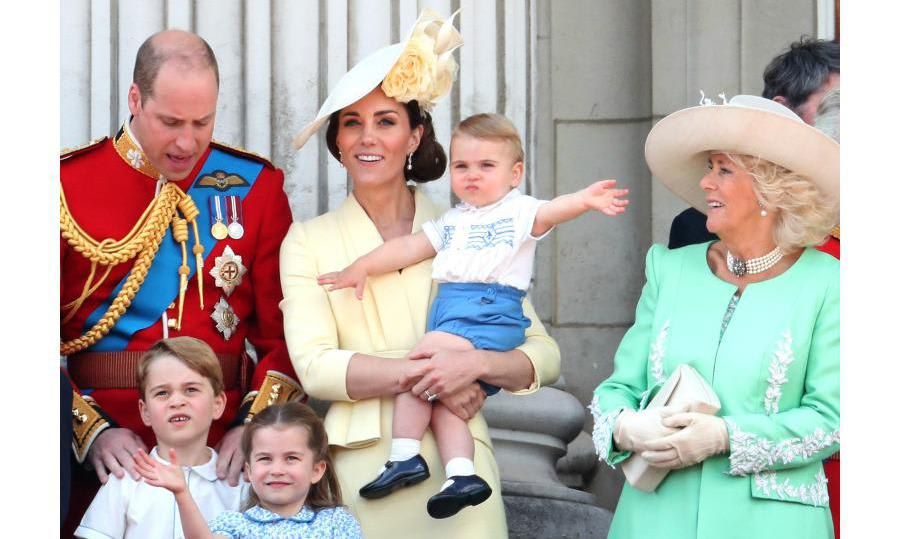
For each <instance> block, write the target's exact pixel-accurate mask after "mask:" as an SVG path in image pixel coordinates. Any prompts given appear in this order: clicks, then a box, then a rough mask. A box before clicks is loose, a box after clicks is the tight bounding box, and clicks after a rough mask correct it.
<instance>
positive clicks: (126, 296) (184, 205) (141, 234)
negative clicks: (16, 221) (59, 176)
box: [59, 183, 202, 355]
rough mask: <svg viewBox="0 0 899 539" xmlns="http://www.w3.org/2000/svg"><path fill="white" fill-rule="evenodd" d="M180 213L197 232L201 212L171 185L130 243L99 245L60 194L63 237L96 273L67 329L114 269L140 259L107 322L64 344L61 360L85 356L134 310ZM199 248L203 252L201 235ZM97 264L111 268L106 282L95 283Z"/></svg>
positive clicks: (70, 307) (129, 238)
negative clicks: (170, 228) (171, 225)
mask: <svg viewBox="0 0 899 539" xmlns="http://www.w3.org/2000/svg"><path fill="white" fill-rule="evenodd" d="M178 209H180V210H181V211H182V213H183V214H184V216H185V218H186V220H187V221H188V222H193V223H194V226H195V228H194V230H195V232H196V222H195V221H194V219H195V218H196V216H197V215H198V213H199V211H198V210H197V208H196V205H195V204H194V202H193V200H192V199H191V198H190V196H189V195H187V194H186V193H185V192H184V191H182V190H181V189H180V188H178V186H177V185H175V184H174V183H166V184H165V185H163V186H162V189H160V191H159V195H157V196H156V197H155V198H154V199H153V201H152V202H151V203H150V205H149V206H147V209H146V210H144V212H143V214H142V215H141V216H140V218H139V219H138V221H137V223H136V224H135V225H134V227H133V228H132V229H131V231H130V232H128V234H126V235H125V237H123V238H122V239H121V240H118V241H116V240H113V239H111V238H107V239H104V240H103V241H97V240H95V239H94V238H92V237H91V236H90V235H89V234H87V233H86V232H85V231H84V230H83V229H82V228H81V227H80V226H78V223H76V222H75V219H74V218H72V214H71V212H70V211H69V207H68V203H67V201H66V196H65V193H64V192H63V191H62V190H61V189H60V217H59V228H60V234H61V235H62V237H63V238H64V239H65V240H66V242H67V243H68V244H69V245H70V246H71V247H72V248H73V249H74V250H75V251H76V252H79V253H81V254H82V255H83V256H84V257H85V258H87V259H88V260H90V262H91V273H90V275H88V278H87V280H86V281H85V283H84V287H83V289H82V291H81V295H80V296H79V297H78V298H77V299H76V300H75V301H72V302H71V303H68V304H67V305H64V306H63V310H68V311H69V312H68V313H67V315H66V318H65V319H64V320H63V323H65V322H67V321H68V320H71V318H72V317H73V316H74V315H75V313H76V312H77V311H78V309H79V308H80V307H81V305H82V304H83V303H84V301H85V300H86V299H87V298H88V297H90V295H91V294H92V293H93V292H94V291H95V290H96V289H97V288H99V286H100V285H101V284H102V283H103V281H105V280H106V277H107V276H108V275H109V272H110V270H111V268H112V266H115V265H117V264H121V263H123V262H127V261H128V260H131V259H132V258H134V257H135V256H136V257H137V260H136V261H135V263H134V266H133V267H132V268H131V272H130V273H129V274H128V278H127V279H126V280H125V283H124V285H123V286H122V289H121V290H120V291H119V293H118V294H117V295H116V297H115V299H114V300H113V301H112V304H110V306H109V308H108V309H107V310H106V313H105V314H104V315H103V317H102V318H100V320H99V321H98V322H97V323H96V324H94V326H93V327H92V328H90V329H89V330H87V331H86V332H85V333H84V334H83V335H82V336H80V337H78V338H77V339H72V340H70V341H66V342H63V343H61V344H60V347H59V353H60V354H61V355H69V354H73V353H75V352H79V351H81V350H84V349H85V348H87V347H89V346H91V345H92V344H94V343H95V342H97V341H99V340H100V339H102V338H103V337H104V336H106V334H107V333H109V331H110V330H111V329H112V327H113V326H114V325H115V324H116V323H117V322H118V321H119V319H120V318H121V317H122V315H123V314H125V311H126V310H128V307H130V306H131V301H132V300H133V299H134V296H135V294H137V291H138V290H139V289H140V287H141V285H143V283H144V280H145V279H146V277H147V273H148V272H149V270H150V265H151V264H152V263H153V259H154V258H155V256H156V253H157V252H158V251H159V246H160V244H161V243H162V238H164V237H165V232H166V230H167V228H168V227H169V225H170V224H172V223H173V220H174V219H181V218H180V217H178V214H177V210H178ZM179 236H180V234H179ZM185 241H186V238H185ZM196 242H197V245H199V247H200V249H202V245H200V244H199V236H198V235H197V238H196ZM182 245H183V244H182ZM194 249H195V250H196V249H197V247H196V246H195V247H194ZM182 250H183V247H182ZM97 264H100V265H103V266H108V267H107V268H106V271H105V272H104V273H103V276H102V277H101V278H100V279H99V280H98V281H97V282H96V283H94V276H95V274H96V269H97ZM183 293H184V291H183V290H182V291H181V294H183ZM182 303H183V299H182Z"/></svg>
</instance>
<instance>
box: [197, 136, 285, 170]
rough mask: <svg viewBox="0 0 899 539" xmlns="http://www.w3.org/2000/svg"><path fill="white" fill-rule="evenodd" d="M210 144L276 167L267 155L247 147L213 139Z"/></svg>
mask: <svg viewBox="0 0 899 539" xmlns="http://www.w3.org/2000/svg"><path fill="white" fill-rule="evenodd" d="M210 144H211V145H212V146H213V147H215V148H218V149H220V150H225V151H228V152H232V153H236V154H238V155H241V156H243V157H247V158H249V159H252V160H253V161H259V162H261V163H262V164H263V165H267V166H268V167H270V168H275V165H274V163H272V162H271V161H269V160H268V159H267V158H265V157H263V156H261V155H259V154H258V153H256V152H251V151H250V150H247V149H245V148H240V147H238V146H231V145H230V144H225V143H223V142H219V141H217V140H213V141H212V142H211V143H210Z"/></svg>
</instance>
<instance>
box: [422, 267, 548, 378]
mask: <svg viewBox="0 0 899 539" xmlns="http://www.w3.org/2000/svg"><path fill="white" fill-rule="evenodd" d="M524 296H525V293H524V291H523V290H519V289H517V288H515V287H512V286H504V285H499V284H485V283H440V285H439V286H438V288H437V297H436V298H435V299H434V303H433V304H432V305H431V313H430V315H429V316H428V331H443V332H446V333H452V334H453V335H458V336H460V337H463V338H465V339H468V340H469V341H470V342H471V344H473V345H474V347H475V348H477V349H479V350H495V351H500V352H506V351H508V350H512V349H513V348H515V347H517V346H520V345H521V344H522V343H523V342H524V330H525V329H527V328H528V327H530V325H531V321H530V320H529V319H528V317H526V316H525V315H524V312H523V311H522V309H521V301H522V299H524ZM480 384H481V386H482V387H483V388H484V391H485V392H486V393H487V394H488V395H493V394H495V393H496V392H497V391H499V388H498V387H496V386H494V385H491V384H486V383H484V382H480Z"/></svg>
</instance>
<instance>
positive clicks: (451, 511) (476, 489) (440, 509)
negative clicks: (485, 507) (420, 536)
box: [428, 475, 493, 518]
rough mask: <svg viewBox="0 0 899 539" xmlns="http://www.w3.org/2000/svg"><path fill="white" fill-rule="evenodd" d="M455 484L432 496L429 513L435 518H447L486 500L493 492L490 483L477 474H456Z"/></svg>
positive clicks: (453, 479)
mask: <svg viewBox="0 0 899 539" xmlns="http://www.w3.org/2000/svg"><path fill="white" fill-rule="evenodd" d="M449 479H451V480H452V481H453V484H452V485H450V486H448V487H446V488H445V489H444V490H441V491H440V492H438V493H437V494H434V495H433V496H431V499H430V500H428V514H429V515H431V517H433V518H447V517H451V516H453V515H455V514H456V513H458V512H459V511H461V510H462V509H464V508H466V507H468V506H469V505H478V504H479V503H482V502H484V501H485V500H486V499H487V498H489V497H490V495H491V494H492V493H493V490H492V489H491V488H490V485H488V484H487V482H486V481H484V480H483V479H481V478H480V477H478V476H477V475H454V476H453V477H450V478H449Z"/></svg>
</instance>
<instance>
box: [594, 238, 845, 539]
mask: <svg viewBox="0 0 899 539" xmlns="http://www.w3.org/2000/svg"><path fill="white" fill-rule="evenodd" d="M708 246H709V244H708V243H706V244H701V245H693V246H689V247H684V248H681V249H676V250H668V249H666V248H664V247H661V246H658V245H656V246H653V247H652V248H651V249H650V250H649V253H648V254H647V256H646V281H647V282H646V285H645V286H644V288H643V293H642V295H641V297H640V301H639V303H638V304H637V312H636V319H635V323H634V325H633V327H631V328H630V329H629V330H628V332H627V333H626V334H625V336H624V338H623V339H622V341H621V345H620V346H619V348H618V352H617V353H616V354H615V368H614V372H613V373H612V375H611V376H610V377H609V378H608V379H607V380H605V381H604V382H603V383H601V384H600V385H599V387H597V388H596V391H595V394H594V399H593V402H592V404H591V406H590V408H591V411H592V412H593V415H594V419H595V427H594V432H593V441H594V443H595V445H596V451H597V454H598V455H599V457H600V459H601V460H604V461H605V462H607V463H608V464H609V465H611V466H614V465H615V464H617V463H619V462H621V461H623V460H625V459H626V458H628V457H629V456H630V453H626V452H620V451H617V449H616V448H614V447H613V445H612V427H613V425H614V422H615V418H616V417H617V415H618V413H620V411H621V410H622V409H624V408H630V409H639V408H640V405H641V401H642V402H645V401H646V400H648V396H649V395H651V394H653V390H654V389H657V388H658V386H659V384H661V383H662V382H663V381H664V380H665V378H666V377H667V376H668V375H669V374H671V373H672V372H673V371H674V369H675V368H676V367H677V366H678V365H680V364H683V363H686V364H688V365H690V366H692V367H693V368H694V369H696V370H697V371H698V372H699V373H700V374H702V375H703V376H704V377H705V379H706V380H708V381H709V383H710V384H711V385H712V387H714V389H715V392H716V393H717V394H718V397H719V398H720V399H721V405H722V407H721V411H720V412H719V414H718V415H719V416H721V417H723V418H724V419H725V423H726V424H727V429H728V434H729V437H730V451H729V453H728V454H726V455H719V456H716V457H712V458H709V459H707V460H706V461H705V462H703V463H701V464H698V465H695V466H691V467H689V468H685V469H682V470H674V471H672V472H671V473H669V474H668V476H667V477H666V478H665V480H664V481H663V482H662V483H661V485H659V487H658V488H657V489H656V491H655V492H654V493H644V492H641V491H639V490H636V489H634V488H631V487H630V485H627V484H625V486H624V490H623V491H622V493H621V498H620V500H619V502H618V507H617V510H616V511H615V516H614V519H613V521H612V528H611V530H610V533H609V537H610V538H616V537H619V538H638V537H665V538H688V537H689V538H715V539H718V538H722V537H727V538H729V539H736V538H742V537H745V538H747V539H757V538H760V537H790V538H791V539H799V538H804V537H807V538H810V539H811V538H814V539H820V538H825V537H833V523H832V520H831V516H830V510H829V509H828V496H827V481H826V479H825V477H824V472H823V468H822V464H821V461H822V460H823V459H824V458H826V457H828V456H830V455H831V454H833V453H834V452H836V451H837V450H838V449H839V443H840V378H839V373H840V312H839V309H840V283H839V265H838V264H839V263H838V261H837V260H836V259H834V258H833V257H831V256H830V255H827V254H824V253H821V252H818V251H816V250H814V249H806V250H805V251H804V252H803V253H802V255H801V256H800V257H799V259H798V260H797V261H796V263H794V264H793V266H792V267H790V268H789V269H788V270H787V271H786V272H784V273H782V274H781V275H779V276H777V277H775V278H773V279H769V280H767V281H763V282H760V283H755V284H750V285H748V286H747V287H746V289H745V290H744V292H743V294H742V297H741V298H740V300H739V302H738V303H737V305H736V309H735V310H734V311H733V314H732V316H731V318H730V322H729V323H728V325H727V328H726V330H725V331H724V333H723V335H722V333H721V328H722V320H723V318H724V315H725V313H726V312H727V307H728V304H729V303H730V301H731V298H732V297H733V294H734V292H736V286H734V285H731V284H729V283H726V282H724V281H722V280H720V279H719V278H717V277H716V276H715V275H714V274H713V273H712V272H711V270H710V269H709V267H708V264H707V262H706V252H707V249H708ZM644 396H646V397H647V399H644V398H643V397H644Z"/></svg>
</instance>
